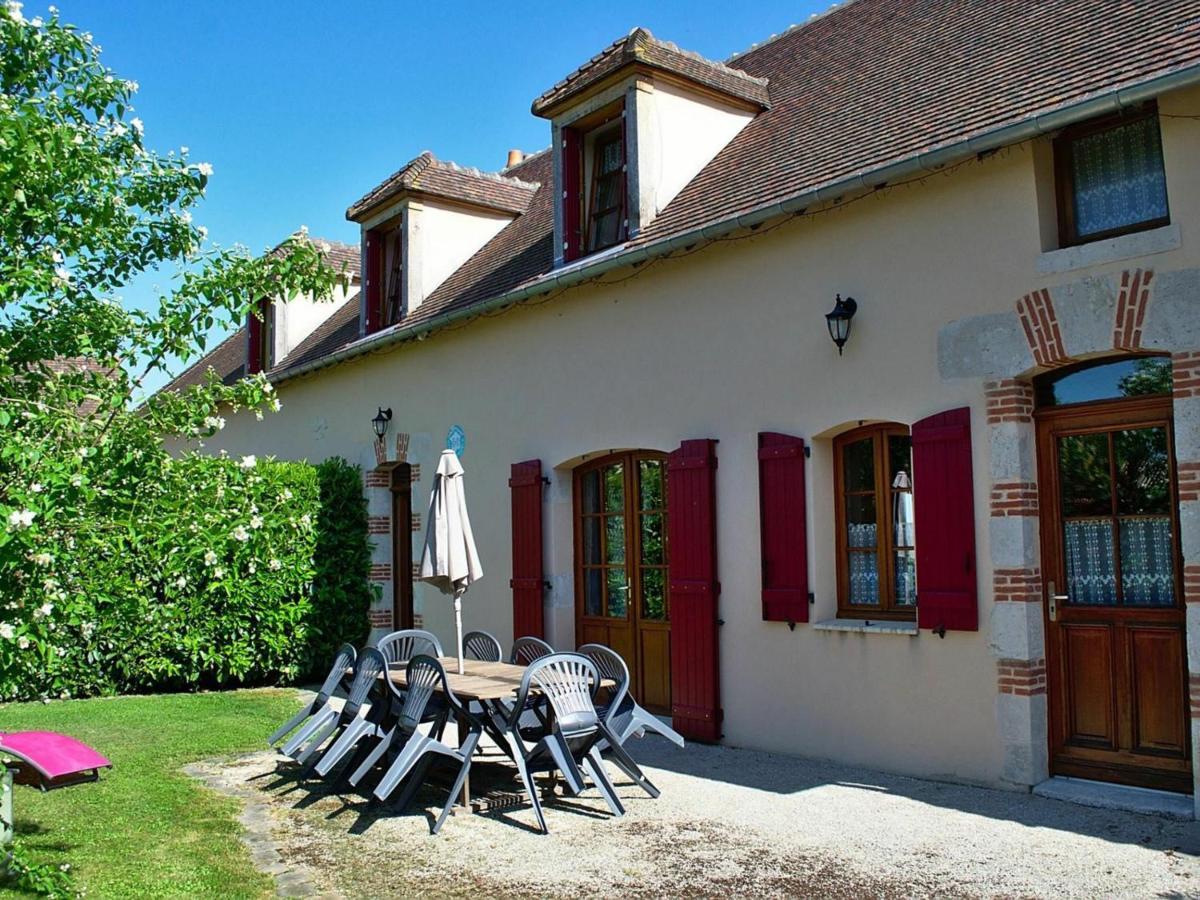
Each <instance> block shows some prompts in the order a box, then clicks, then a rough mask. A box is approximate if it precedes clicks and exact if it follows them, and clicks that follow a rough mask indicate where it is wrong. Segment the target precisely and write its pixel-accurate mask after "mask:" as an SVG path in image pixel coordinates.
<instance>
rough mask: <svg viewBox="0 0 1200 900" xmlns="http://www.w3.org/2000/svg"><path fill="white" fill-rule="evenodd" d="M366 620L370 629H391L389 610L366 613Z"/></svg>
mask: <svg viewBox="0 0 1200 900" xmlns="http://www.w3.org/2000/svg"><path fill="white" fill-rule="evenodd" d="M367 619H368V621H369V622H370V623H371V627H372V628H391V627H392V611H391V610H390V609H373V610H371V611H370V612H369V613H367Z"/></svg>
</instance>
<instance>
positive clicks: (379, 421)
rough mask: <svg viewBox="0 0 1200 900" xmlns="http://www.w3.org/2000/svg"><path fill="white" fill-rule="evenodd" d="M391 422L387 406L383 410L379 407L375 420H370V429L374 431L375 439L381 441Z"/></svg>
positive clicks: (390, 411) (390, 410) (389, 410)
mask: <svg viewBox="0 0 1200 900" xmlns="http://www.w3.org/2000/svg"><path fill="white" fill-rule="evenodd" d="M391 422H392V408H391V407H390V406H389V407H388V408H387V409H384V408H383V407H382V406H381V407H379V412H377V413H376V414H375V418H373V419H372V420H371V427H372V428H374V429H375V437H377V438H378V439H379V440H381V441H382V440H383V436H384V435H385V434H387V430H388V425H390V424H391Z"/></svg>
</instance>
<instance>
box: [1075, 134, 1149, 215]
mask: <svg viewBox="0 0 1200 900" xmlns="http://www.w3.org/2000/svg"><path fill="white" fill-rule="evenodd" d="M1071 156H1072V162H1073V168H1074V180H1075V227H1076V230H1077V231H1078V233H1079V235H1080V236H1081V237H1086V236H1087V235H1089V234H1100V233H1102V232H1106V231H1113V230H1116V229H1120V228H1126V227H1128V226H1130V225H1137V224H1138V223H1140V222H1148V221H1151V220H1153V219H1161V218H1165V217H1166V215H1167V176H1166V173H1165V172H1164V171H1163V158H1162V143H1161V141H1160V139H1159V132H1158V119H1156V118H1153V117H1151V118H1147V119H1140V120H1138V121H1136V122H1130V123H1129V124H1127V125H1121V126H1119V127H1117V128H1112V129H1109V130H1107V131H1101V132H1098V133H1096V134H1090V135H1087V136H1085V137H1081V138H1078V139H1077V140H1076V141H1075V142H1074V144H1073V147H1072V154H1071Z"/></svg>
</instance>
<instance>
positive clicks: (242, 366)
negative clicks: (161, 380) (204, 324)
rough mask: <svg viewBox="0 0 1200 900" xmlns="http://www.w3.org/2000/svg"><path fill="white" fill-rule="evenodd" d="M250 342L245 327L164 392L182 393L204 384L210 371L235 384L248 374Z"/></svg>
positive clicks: (177, 378) (194, 365)
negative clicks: (247, 356)
mask: <svg viewBox="0 0 1200 900" xmlns="http://www.w3.org/2000/svg"><path fill="white" fill-rule="evenodd" d="M249 340H250V338H249V336H248V335H247V334H246V326H245V325H243V326H242V327H241V328H239V329H238V330H237V331H235V332H234V333H233V334H231V335H229V337H227V338H225V340H223V341H221V343H219V344H217V346H216V347H214V348H213V349H212V350H210V351H209V352H208V353H206V354H205V355H204V356H202V357H200V359H198V360H196V362H194V363H192V365H190V366H188V367H187V368H186V369H184V370H183V371H182V372H181V373H180V374H179V375H177V376H176V377H175V378H174V379H172V380H171V382H170V383H169V384H167V385H166V387H164V388H163V390H164V391H181V390H183V389H184V388H189V387H193V386H195V385H197V384H204V383H205V382H206V381H207V380H208V371H209V370H210V369H211V370H213V371H214V372H216V373H217V377H218V378H219V379H221V381H222V382H223V383H225V384H233V383H234V382H235V381H237V380H238V379H239V378H241V377H242V376H243V375H245V374H246V348H247V346H248V341H249Z"/></svg>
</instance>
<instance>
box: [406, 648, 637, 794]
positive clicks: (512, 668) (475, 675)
mask: <svg viewBox="0 0 1200 900" xmlns="http://www.w3.org/2000/svg"><path fill="white" fill-rule="evenodd" d="M438 662H440V663H441V664H442V668H443V669H445V670H446V684H447V685H448V686H449V688H450V690H451V691H453V692H454V696H455V697H457V698H458V699H459V700H460V701H462V700H476V701H478V702H479V703H480V704H482V705H483V706H485V707H495V706H496V705H498V704H499V703H500V702H501V701H503V700H515V699H516V694H517V691H518V690H519V689H520V687H521V679H522V678H523V677H524V676H525V666H518V665H514V664H512V663H506V662H485V661H483V660H479V659H468V660H464V661H463V672H462V673H461V674H460V673H459V671H458V657H457V656H439V657H438ZM407 667H408V664H407V663H393V664H392V665H391V666H389V667H388V678H389V679H391V681H392V683H393V684H396V685H398V686H400V687H405V686H406V685H407V683H408V682H407V679H406V677H405V676H406V675H407V672H406V669H407ZM600 684H601V686H603V687H615V686H616V682H615V681H613V680H612V679H610V678H605V679H604V680H603V681H601V682H600ZM484 715H485V716H486V715H487V713H486V712H485V713H484ZM468 728H469V726H468V724H467V722H466V720H465V719H462V718H459V719H458V741H459V746H462V742H463V741H464V740H465V739H466V736H467V732H468ZM501 749H503V748H501ZM476 751H477V752H478V748H476ZM460 805H461V806H463V807H466V808H467V809H470V807H471V775H470V773H469V772H468V773H467V778H466V780H465V781H464V782H463V789H462V796H461V798H460Z"/></svg>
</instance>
